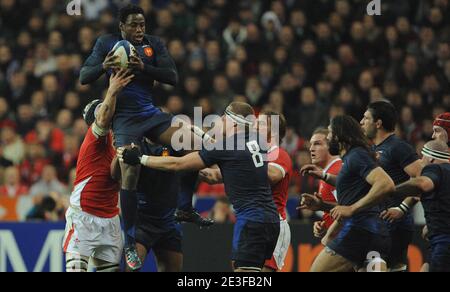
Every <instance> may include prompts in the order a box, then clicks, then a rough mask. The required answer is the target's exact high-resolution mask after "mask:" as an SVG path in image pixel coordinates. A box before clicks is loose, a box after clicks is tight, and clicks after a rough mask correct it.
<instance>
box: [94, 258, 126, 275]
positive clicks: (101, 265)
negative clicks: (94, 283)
mask: <svg viewBox="0 0 450 292" xmlns="http://www.w3.org/2000/svg"><path fill="white" fill-rule="evenodd" d="M92 262H93V264H94V266H95V268H96V270H97V273H118V272H119V268H120V265H119V264H117V263H116V264H114V263H110V262H107V261H104V260H100V259H95V258H93V259H92Z"/></svg>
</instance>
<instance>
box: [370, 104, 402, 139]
mask: <svg viewBox="0 0 450 292" xmlns="http://www.w3.org/2000/svg"><path fill="white" fill-rule="evenodd" d="M367 110H368V111H370V113H371V114H372V116H373V120H374V122H376V121H378V120H381V122H382V123H383V128H384V129H385V130H386V131H388V132H394V131H395V126H396V125H397V111H396V110H395V107H394V105H393V104H392V103H390V102H389V101H377V102H374V103H371V104H369V106H368V107H367Z"/></svg>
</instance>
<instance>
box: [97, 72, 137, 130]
mask: <svg viewBox="0 0 450 292" xmlns="http://www.w3.org/2000/svg"><path fill="white" fill-rule="evenodd" d="M133 78H134V75H130V74H129V71H128V70H126V69H121V70H119V71H118V72H117V73H115V74H113V75H111V78H110V79H109V88H108V91H107V93H106V97H105V100H104V101H103V103H102V105H101V106H100V108H99V110H98V114H97V117H96V118H95V124H96V126H97V127H99V128H101V129H104V130H109V127H110V125H111V121H112V118H113V116H114V112H115V111H116V100H117V95H118V94H119V92H120V91H122V89H123V88H124V87H125V86H127V85H128V83H130V82H131V80H133Z"/></svg>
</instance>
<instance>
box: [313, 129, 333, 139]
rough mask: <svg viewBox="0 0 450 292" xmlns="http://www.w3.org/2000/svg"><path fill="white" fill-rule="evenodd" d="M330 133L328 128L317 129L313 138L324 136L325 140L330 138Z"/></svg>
mask: <svg viewBox="0 0 450 292" xmlns="http://www.w3.org/2000/svg"><path fill="white" fill-rule="evenodd" d="M329 133H330V131H328V129H327V128H317V129H315V130H314V132H313V134H312V135H313V136H314V135H324V136H325V138H326V137H327V136H328V134H329Z"/></svg>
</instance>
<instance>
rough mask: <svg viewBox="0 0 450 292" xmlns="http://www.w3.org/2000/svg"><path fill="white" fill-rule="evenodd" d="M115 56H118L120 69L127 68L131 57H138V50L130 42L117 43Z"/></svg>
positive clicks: (114, 49)
mask: <svg viewBox="0 0 450 292" xmlns="http://www.w3.org/2000/svg"><path fill="white" fill-rule="evenodd" d="M112 50H113V51H114V56H118V59H119V62H120V67H121V68H125V69H126V68H127V67H128V62H129V61H130V57H131V56H136V48H135V47H134V46H133V45H132V44H131V43H130V42H129V41H125V40H123V41H119V42H117V43H116V44H115V45H114V47H113V49H112Z"/></svg>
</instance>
